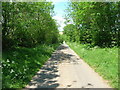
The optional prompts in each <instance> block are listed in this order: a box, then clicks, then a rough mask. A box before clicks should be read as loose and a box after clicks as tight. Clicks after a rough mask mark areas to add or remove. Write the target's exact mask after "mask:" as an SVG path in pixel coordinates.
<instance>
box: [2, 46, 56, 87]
mask: <svg viewBox="0 0 120 90" xmlns="http://www.w3.org/2000/svg"><path fill="white" fill-rule="evenodd" d="M57 47H58V44H51V45H49V46H48V45H40V46H37V47H35V48H25V47H16V48H14V49H11V50H9V51H3V58H2V66H3V69H2V71H3V75H2V87H3V88H23V87H24V86H25V85H27V84H28V83H29V81H30V80H31V78H32V77H33V76H34V75H35V73H36V72H37V71H38V70H39V69H40V68H41V67H42V65H43V64H44V63H45V62H46V61H47V60H48V59H49V58H50V56H51V53H52V52H53V51H54V50H55V49H56V48H57Z"/></svg>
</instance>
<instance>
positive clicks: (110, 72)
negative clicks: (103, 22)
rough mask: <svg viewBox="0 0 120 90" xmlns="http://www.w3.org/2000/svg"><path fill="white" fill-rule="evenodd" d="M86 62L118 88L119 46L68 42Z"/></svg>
mask: <svg viewBox="0 0 120 90" xmlns="http://www.w3.org/2000/svg"><path fill="white" fill-rule="evenodd" d="M67 44H68V45H69V46H70V48H71V49H73V50H74V51H75V52H76V53H77V54H78V55H79V56H80V58H82V59H83V60H84V61H85V62H86V63H88V64H89V65H90V66H91V67H92V68H93V69H94V70H95V71H96V72H98V73H99V75H100V76H102V77H103V78H104V79H105V80H107V81H108V83H109V84H110V86H112V87H114V88H118V48H117V47H113V48H100V47H97V46H96V47H92V48H91V47H89V45H82V44H79V43H76V42H67Z"/></svg>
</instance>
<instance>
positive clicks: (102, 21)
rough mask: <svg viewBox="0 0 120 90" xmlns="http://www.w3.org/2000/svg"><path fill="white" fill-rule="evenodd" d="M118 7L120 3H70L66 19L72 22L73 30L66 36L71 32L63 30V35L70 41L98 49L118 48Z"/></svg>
mask: <svg viewBox="0 0 120 90" xmlns="http://www.w3.org/2000/svg"><path fill="white" fill-rule="evenodd" d="M119 5H120V2H70V4H69V8H68V11H69V13H67V15H68V16H67V19H68V20H71V19H72V20H73V22H74V24H75V25H74V27H75V28H74V29H72V30H73V31H72V34H68V33H71V30H65V34H66V35H67V36H68V37H70V39H71V41H77V42H80V43H85V44H86V43H89V44H92V45H96V46H100V47H113V46H118V30H119V28H120V25H119V24H118V23H119V19H120V18H119V15H120V7H119ZM66 27H67V28H71V27H70V25H69V26H66ZM65 29H66V28H65ZM71 35H72V37H71Z"/></svg>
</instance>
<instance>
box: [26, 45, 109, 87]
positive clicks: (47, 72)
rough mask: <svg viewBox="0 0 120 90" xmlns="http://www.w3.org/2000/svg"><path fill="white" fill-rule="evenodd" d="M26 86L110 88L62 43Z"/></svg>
mask: <svg viewBox="0 0 120 90" xmlns="http://www.w3.org/2000/svg"><path fill="white" fill-rule="evenodd" d="M26 88H111V87H110V86H109V85H108V84H107V83H106V82H105V80H103V79H102V78H101V77H100V76H99V75H98V74H97V73H96V72H94V70H93V69H92V68H91V67H89V65H87V64H86V63H85V62H84V61H83V60H81V59H80V58H79V57H78V56H77V54H76V53H75V52H74V51H73V50H72V49H70V48H69V46H68V45H67V44H65V43H64V44H62V45H61V46H59V47H58V49H57V50H56V51H55V52H54V53H53V54H52V57H51V58H50V59H49V60H48V62H46V64H45V65H44V66H43V67H42V68H41V69H40V71H39V72H38V73H37V74H36V76H34V77H33V79H32V80H31V82H30V83H29V85H27V86H26Z"/></svg>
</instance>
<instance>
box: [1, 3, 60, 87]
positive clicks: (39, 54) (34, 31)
mask: <svg viewBox="0 0 120 90" xmlns="http://www.w3.org/2000/svg"><path fill="white" fill-rule="evenodd" d="M53 8H54V6H53V5H52V3H51V2H2V17H3V19H2V39H3V40H2V46H3V47H2V49H3V52H2V88H23V87H25V85H27V84H28V83H29V81H30V80H31V78H32V77H33V76H34V75H35V74H36V72H37V71H38V70H39V69H40V68H41V67H42V65H43V64H44V63H45V62H46V61H47V60H48V59H49V58H50V56H51V54H52V52H53V51H54V50H55V49H56V48H57V47H58V45H59V42H60V41H59V40H60V39H59V31H58V26H57V24H56V21H55V20H54V19H52V16H53V14H54V12H53Z"/></svg>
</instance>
